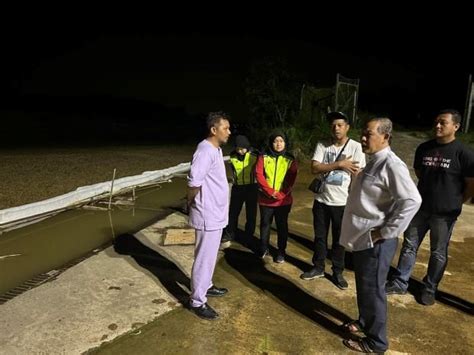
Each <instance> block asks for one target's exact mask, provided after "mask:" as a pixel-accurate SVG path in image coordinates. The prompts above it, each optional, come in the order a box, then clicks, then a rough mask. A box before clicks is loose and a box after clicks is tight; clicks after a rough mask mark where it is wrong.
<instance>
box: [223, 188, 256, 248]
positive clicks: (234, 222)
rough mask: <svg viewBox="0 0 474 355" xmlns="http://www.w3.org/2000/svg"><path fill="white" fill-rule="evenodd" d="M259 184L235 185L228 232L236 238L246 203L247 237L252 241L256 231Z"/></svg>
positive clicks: (231, 200) (231, 199) (231, 197)
mask: <svg viewBox="0 0 474 355" xmlns="http://www.w3.org/2000/svg"><path fill="white" fill-rule="evenodd" d="M257 192H258V190H257V184H251V185H233V186H232V193H231V196H230V206H229V224H228V225H227V227H226V232H227V234H229V236H230V237H231V238H232V239H234V238H235V233H236V232H237V226H238V224H239V215H240V211H241V210H242V206H243V205H244V203H245V218H246V222H245V238H246V241H250V240H251V239H252V237H253V235H254V233H255V225H256V220H257Z"/></svg>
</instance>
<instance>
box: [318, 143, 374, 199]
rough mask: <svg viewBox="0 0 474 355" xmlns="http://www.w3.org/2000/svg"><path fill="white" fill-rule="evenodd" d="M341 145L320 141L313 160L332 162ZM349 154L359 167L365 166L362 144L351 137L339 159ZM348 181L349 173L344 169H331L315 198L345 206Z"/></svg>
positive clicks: (349, 179)
mask: <svg viewBox="0 0 474 355" xmlns="http://www.w3.org/2000/svg"><path fill="white" fill-rule="evenodd" d="M343 147H344V145H341V146H340V147H336V146H335V145H334V144H332V143H326V142H320V143H318V144H317V145H316V149H315V151H314V155H313V160H315V161H317V162H319V163H323V164H331V163H334V162H335V161H336V157H337V156H338V154H339V152H340V151H341V150H342V148H343ZM349 156H352V158H351V159H352V161H357V162H359V167H360V168H363V167H364V166H365V154H364V153H363V152H362V146H361V145H360V143H359V142H356V141H355V140H353V139H351V140H349V142H348V143H347V145H346V147H345V148H344V151H343V152H342V154H341V156H340V157H339V160H344V159H346V157H349ZM350 183H351V175H350V174H349V173H347V172H345V171H344V170H333V171H331V172H329V174H328V176H327V177H326V184H325V186H324V191H323V192H322V193H319V194H316V195H315V199H316V200H317V201H318V202H321V203H324V204H325V205H329V206H345V205H346V201H347V196H348V194H349V185H350Z"/></svg>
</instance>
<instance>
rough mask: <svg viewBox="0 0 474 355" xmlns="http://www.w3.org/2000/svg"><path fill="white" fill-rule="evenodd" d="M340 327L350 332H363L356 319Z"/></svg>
mask: <svg viewBox="0 0 474 355" xmlns="http://www.w3.org/2000/svg"><path fill="white" fill-rule="evenodd" d="M341 328H342V330H344V331H345V332H347V333H351V334H354V333H363V332H364V330H363V329H362V327H361V325H360V323H359V321H358V320H353V321H350V322H347V323H344V324H343V325H341Z"/></svg>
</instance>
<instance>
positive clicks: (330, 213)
mask: <svg viewBox="0 0 474 355" xmlns="http://www.w3.org/2000/svg"><path fill="white" fill-rule="evenodd" d="M344 207H345V206H328V205H326V204H324V203H321V202H318V201H316V200H314V204H313V228H314V255H313V264H314V266H315V267H316V268H317V269H318V270H320V271H324V261H325V260H326V257H327V254H328V232H329V224H331V232H332V247H331V249H332V250H331V260H332V271H333V272H334V273H335V274H342V272H343V271H344V255H345V250H344V247H343V246H342V245H340V244H339V237H340V235H341V224H342V216H343V214H344Z"/></svg>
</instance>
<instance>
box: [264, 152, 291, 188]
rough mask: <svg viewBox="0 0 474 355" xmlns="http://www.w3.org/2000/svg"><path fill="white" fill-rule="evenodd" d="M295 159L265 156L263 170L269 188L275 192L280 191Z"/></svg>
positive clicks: (284, 156) (281, 156)
mask: <svg viewBox="0 0 474 355" xmlns="http://www.w3.org/2000/svg"><path fill="white" fill-rule="evenodd" d="M293 160H294V159H293V158H292V157H290V156H288V155H286V154H283V155H277V156H272V155H267V154H264V155H263V169H264V170H265V179H266V180H267V183H268V186H270V187H271V188H272V189H274V190H275V191H280V190H281V188H282V185H283V181H285V176H286V172H287V171H288V169H289V168H290V166H291V163H292V162H293Z"/></svg>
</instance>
